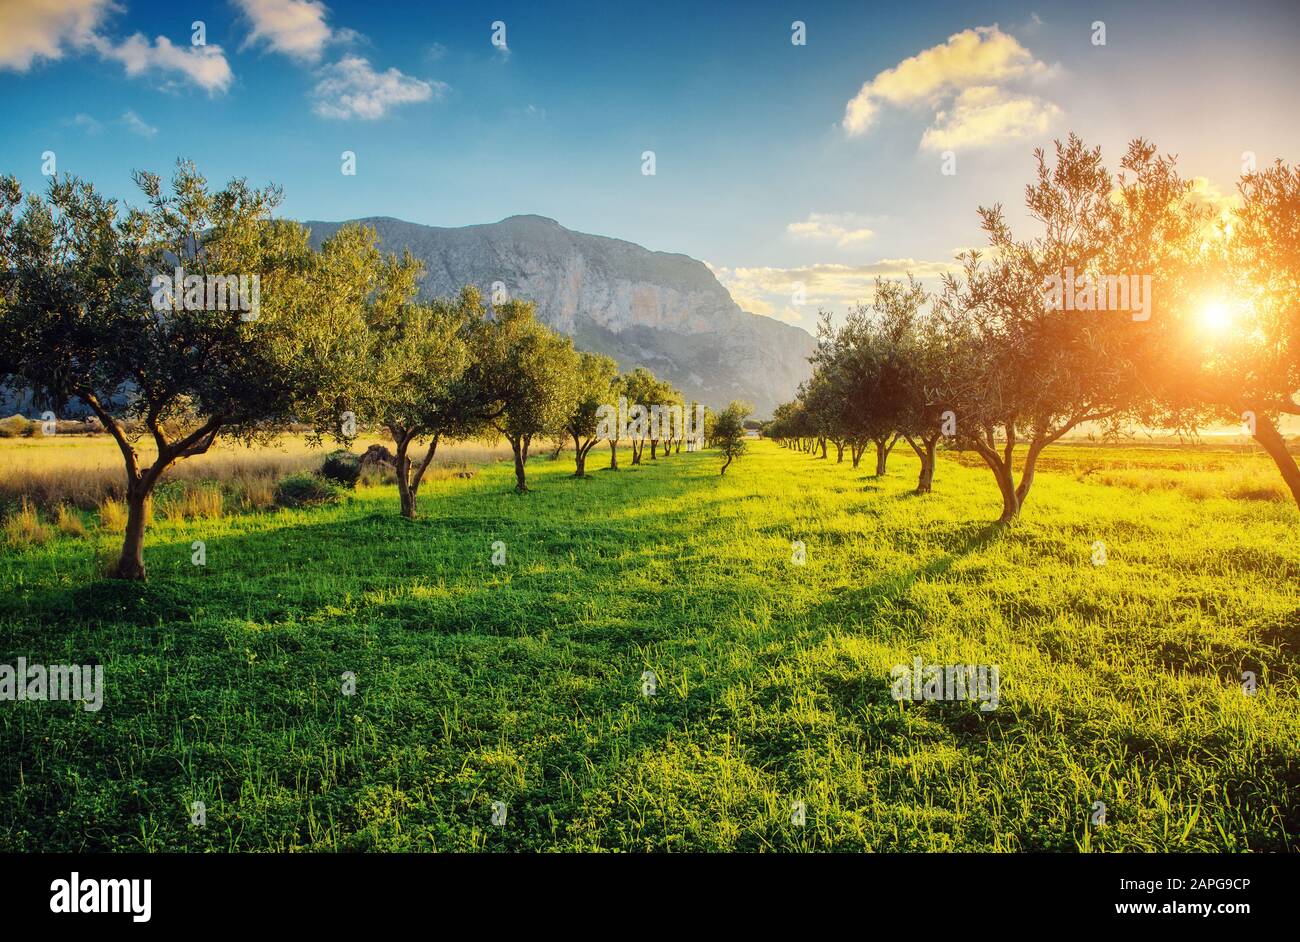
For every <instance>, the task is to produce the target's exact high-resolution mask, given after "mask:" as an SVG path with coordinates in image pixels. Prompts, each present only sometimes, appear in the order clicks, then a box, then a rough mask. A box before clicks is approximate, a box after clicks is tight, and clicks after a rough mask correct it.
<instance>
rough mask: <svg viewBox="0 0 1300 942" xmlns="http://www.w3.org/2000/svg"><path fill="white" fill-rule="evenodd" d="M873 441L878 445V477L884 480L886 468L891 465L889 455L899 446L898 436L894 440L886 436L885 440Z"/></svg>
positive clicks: (877, 439)
mask: <svg viewBox="0 0 1300 942" xmlns="http://www.w3.org/2000/svg"><path fill="white" fill-rule="evenodd" d="M873 441H874V442H875V443H876V477H878V478H883V477H884V476H885V469H886V466H887V465H888V463H889V453H890V452H891V451H893V450H894V446H895V445H896V444H898V436H897V435H895V436H894V437H893V439H892V440H891V439H890V438H888V437H887V436H886V437H885V438H876V439H873Z"/></svg>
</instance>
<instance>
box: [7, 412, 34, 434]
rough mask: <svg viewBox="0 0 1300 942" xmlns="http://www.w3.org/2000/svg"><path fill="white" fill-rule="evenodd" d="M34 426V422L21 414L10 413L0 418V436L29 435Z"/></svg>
mask: <svg viewBox="0 0 1300 942" xmlns="http://www.w3.org/2000/svg"><path fill="white" fill-rule="evenodd" d="M35 427H36V423H35V422H32V421H30V420H28V419H25V418H23V417H22V416H21V415H11V416H9V418H7V419H0V438H18V437H19V436H26V437H30V436H31V434H32V430H33V429H34V428H35Z"/></svg>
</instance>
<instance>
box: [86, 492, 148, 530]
mask: <svg viewBox="0 0 1300 942" xmlns="http://www.w3.org/2000/svg"><path fill="white" fill-rule="evenodd" d="M148 516H150V517H152V516H153V514H152V513H150V514H149V515H148ZM99 526H100V528H101V529H103V530H107V531H108V532H109V533H123V532H125V531H126V504H124V503H122V501H120V500H118V499H117V498H115V497H105V498H104V500H103V501H101V502H100V505H99Z"/></svg>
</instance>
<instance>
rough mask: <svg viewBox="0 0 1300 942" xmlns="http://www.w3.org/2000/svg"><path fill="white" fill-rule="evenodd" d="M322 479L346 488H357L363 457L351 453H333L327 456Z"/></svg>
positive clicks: (322, 467) (321, 471) (321, 470)
mask: <svg viewBox="0 0 1300 942" xmlns="http://www.w3.org/2000/svg"><path fill="white" fill-rule="evenodd" d="M320 473H321V477H323V478H325V479H326V480H327V481H333V482H334V483H335V484H338V485H341V486H342V487H346V488H355V487H356V486H357V478H359V477H361V457H360V456H359V455H354V454H352V452H350V451H333V452H330V453H329V454H328V455H326V456H325V463H324V464H323V465H321V469H320Z"/></svg>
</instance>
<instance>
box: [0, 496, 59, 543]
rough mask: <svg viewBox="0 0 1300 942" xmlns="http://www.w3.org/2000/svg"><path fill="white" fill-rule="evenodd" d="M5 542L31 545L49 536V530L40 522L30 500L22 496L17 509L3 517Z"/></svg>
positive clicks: (41, 541) (43, 540)
mask: <svg viewBox="0 0 1300 942" xmlns="http://www.w3.org/2000/svg"><path fill="white" fill-rule="evenodd" d="M4 531H5V542H6V543H8V544H9V545H10V546H31V545H33V544H36V543H44V542H45V541H46V540H48V539H49V538H50V530H49V528H48V527H47V526H45V524H43V523H42V522H41V517H40V514H39V513H37V511H36V508H35V507H33V506H32V504H31V501H29V500H27V498H25V497H24V498H23V499H22V501H21V503H20V504H19V506H18V510H17V511H15V512H14V513H12V514H10V515H9V516H8V517H6V518H5V524H4Z"/></svg>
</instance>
